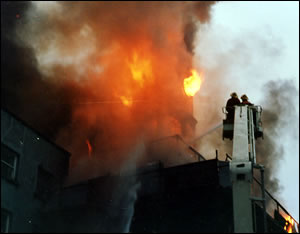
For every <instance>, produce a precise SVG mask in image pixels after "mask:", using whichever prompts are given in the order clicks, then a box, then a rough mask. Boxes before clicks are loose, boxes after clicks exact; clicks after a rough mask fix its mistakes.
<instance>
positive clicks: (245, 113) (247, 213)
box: [223, 105, 267, 233]
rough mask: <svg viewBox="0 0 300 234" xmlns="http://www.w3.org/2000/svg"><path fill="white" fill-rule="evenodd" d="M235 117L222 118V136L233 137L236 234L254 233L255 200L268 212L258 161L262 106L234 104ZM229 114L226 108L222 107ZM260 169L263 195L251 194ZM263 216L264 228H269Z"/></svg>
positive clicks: (231, 169)
mask: <svg viewBox="0 0 300 234" xmlns="http://www.w3.org/2000/svg"><path fill="white" fill-rule="evenodd" d="M232 108H234V119H233V120H228V119H226V120H223V139H224V138H228V139H231V140H233V151H232V161H231V162H230V164H229V167H230V175H231V182H232V199H233V221H234V232H235V233H245V232H248V233H253V232H254V231H255V230H254V217H253V209H252V200H260V201H261V202H262V204H263V209H264V214H265V215H266V207H265V195H264V191H265V189H264V182H263V181H264V180H263V177H264V176H263V171H264V167H263V166H262V165H259V164H257V163H256V153H255V140H256V139H257V138H259V137H262V138H263V129H262V123H261V112H262V108H261V107H260V106H249V105H240V106H234V107H232ZM223 112H224V113H225V114H226V109H225V108H223ZM256 168H257V169H260V171H261V180H262V197H261V198H254V197H251V185H252V182H253V169H256ZM265 215H264V230H265V231H266V230H267V227H266V225H267V223H266V216H265Z"/></svg>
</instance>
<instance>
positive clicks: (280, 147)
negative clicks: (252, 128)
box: [256, 80, 299, 194]
mask: <svg viewBox="0 0 300 234" xmlns="http://www.w3.org/2000/svg"><path fill="white" fill-rule="evenodd" d="M263 89H264V90H265V98H264V100H262V101H261V103H262V104H261V105H262V106H263V112H262V122H263V129H264V139H263V140H258V141H257V143H256V151H257V163H260V164H262V165H264V166H265V181H266V188H267V189H268V190H269V191H270V192H271V193H273V194H275V193H276V192H278V191H279V190H280V189H281V186H280V184H279V181H278V178H276V174H277V171H278V166H279V164H280V163H282V161H283V159H284V158H283V156H284V155H287V156H289V157H292V155H288V152H285V150H284V149H285V148H284V143H282V142H283V140H282V139H284V137H285V136H287V135H289V136H291V137H292V138H291V139H293V138H297V134H299V133H298V129H299V123H297V122H295V120H296V119H299V113H297V111H296V105H295V101H296V99H295V98H294V97H297V96H299V91H298V90H297V88H296V87H295V85H294V84H293V82H292V81H291V80H280V81H277V82H275V81H269V82H268V83H266V84H265V86H264V87H263ZM298 137H299V135H298Z"/></svg>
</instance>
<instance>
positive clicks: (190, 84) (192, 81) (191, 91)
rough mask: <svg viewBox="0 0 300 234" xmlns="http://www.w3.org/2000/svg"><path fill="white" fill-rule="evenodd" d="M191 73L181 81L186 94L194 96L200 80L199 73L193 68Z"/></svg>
mask: <svg viewBox="0 0 300 234" xmlns="http://www.w3.org/2000/svg"><path fill="white" fill-rule="evenodd" d="M191 72H192V75H191V76H190V77H187V78H185V79H184V81H183V85H184V91H185V93H186V95H187V96H194V95H195V94H196V93H197V92H198V91H199V89H200V86H201V83H202V80H201V75H199V74H198V72H197V71H196V70H195V69H192V70H191Z"/></svg>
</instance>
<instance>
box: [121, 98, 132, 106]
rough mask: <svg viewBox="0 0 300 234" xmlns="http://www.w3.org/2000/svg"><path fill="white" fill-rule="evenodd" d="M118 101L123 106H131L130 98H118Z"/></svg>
mask: <svg viewBox="0 0 300 234" xmlns="http://www.w3.org/2000/svg"><path fill="white" fill-rule="evenodd" d="M120 99H121V101H122V103H123V104H124V105H125V106H129V107H130V106H131V105H132V98H128V97H125V96H120Z"/></svg>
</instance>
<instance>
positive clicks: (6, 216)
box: [1, 209, 11, 233]
mask: <svg viewBox="0 0 300 234" xmlns="http://www.w3.org/2000/svg"><path fill="white" fill-rule="evenodd" d="M10 222H11V215H10V213H9V212H7V211H6V210H4V209H1V233H4V232H5V233H7V232H8V231H9V225H10Z"/></svg>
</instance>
